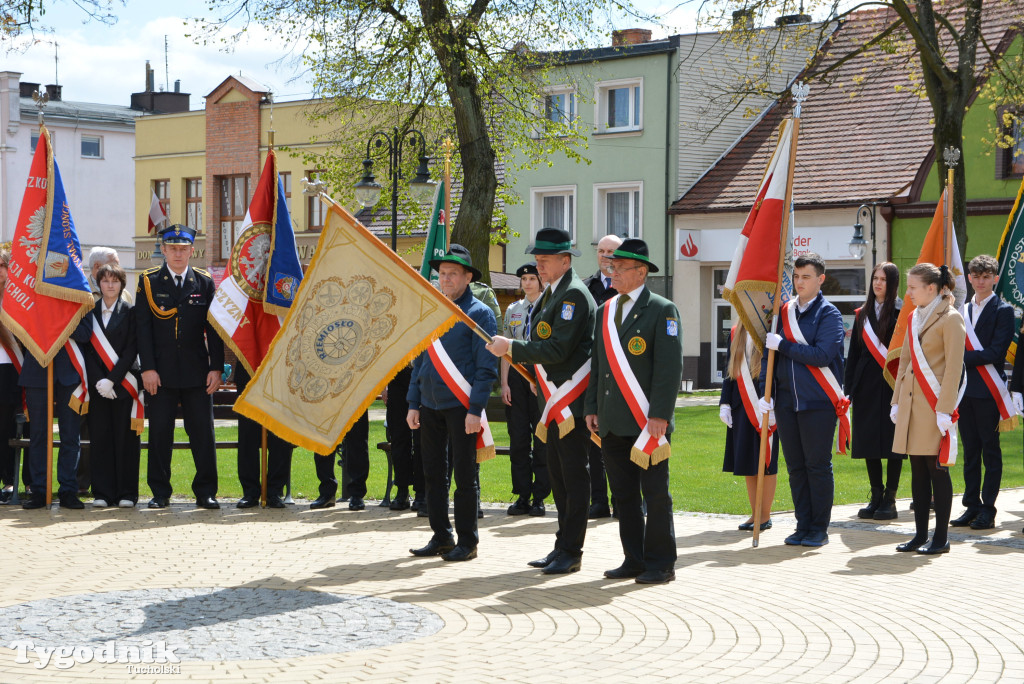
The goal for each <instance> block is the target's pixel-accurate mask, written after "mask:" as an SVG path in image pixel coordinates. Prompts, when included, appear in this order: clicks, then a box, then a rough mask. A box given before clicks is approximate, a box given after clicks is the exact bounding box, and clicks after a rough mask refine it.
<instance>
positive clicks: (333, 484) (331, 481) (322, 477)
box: [313, 452, 338, 499]
mask: <svg viewBox="0 0 1024 684" xmlns="http://www.w3.org/2000/svg"><path fill="white" fill-rule="evenodd" d="M313 466H314V467H315V468H316V479H318V480H319V481H320V488H319V494H320V497H321V498H324V499H333V498H334V495H335V494H337V493H338V480H337V478H336V477H334V452H332V453H329V454H327V455H326V456H323V455H321V454H313Z"/></svg>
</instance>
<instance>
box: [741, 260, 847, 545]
mask: <svg viewBox="0 0 1024 684" xmlns="http://www.w3.org/2000/svg"><path fill="white" fill-rule="evenodd" d="M824 282H825V261H824V260H823V259H822V258H821V257H820V256H818V255H817V254H814V253H813V252H809V253H807V254H804V255H802V256H800V257H798V258H797V260H796V262H795V264H794V269H793V286H794V289H795V290H796V295H797V298H796V300H790V301H789V302H787V303H786V304H785V305H784V306H783V311H782V312H781V313H780V318H782V320H781V321H780V322H779V329H783V328H784V326H785V321H786V318H787V316H788V315H789V311H788V307H795V310H796V311H795V313H796V316H795V318H796V322H797V327H798V329H799V333H796V331H794V333H795V334H790V333H789V332H787V334H786V335H785V336H783V335H778V334H776V333H768V336H767V338H766V340H765V345H766V346H767V347H768V348H769V349H775V350H776V355H775V360H776V366H775V392H774V395H775V396H774V398H773V401H772V402H771V404H768V403H767V402H766V401H765V400H764V399H761V410H762V411H768V410H769V409H770V408H772V407H774V412H775V419H776V421H777V424H778V430H779V439H780V440H781V442H782V452H783V453H784V454H785V457H786V470H787V471H788V472H789V487H790V490H791V492H792V494H793V507H794V509H795V511H796V532H794V533H793V534H791V535H790V536H788V537H786V540H785V542H786V544H789V545H790V546H798V545H803V546H824V545H825V544H827V543H828V524H829V521H830V519H831V517H832V499H833V496H834V494H835V481H834V479H833V477H832V439H833V437H834V436H835V430H836V406H835V404H834V402H833V400H832V399H831V398H829V394H828V392H827V391H826V389H825V387H823V386H822V384H820V383H819V381H818V379H816V378H815V376H814V375H813V374H812V373H811V368H812V367H815V368H820V369H822V370H824V369H828V370H829V371H831V374H832V379H833V380H834V381H835V383H836V386H837V387H838V392H839V398H842V385H841V383H842V378H843V338H844V337H845V335H846V331H845V329H844V327H843V317H842V315H841V314H840V313H839V310H838V309H837V308H836V307H835V306H833V305H832V304H830V303H829V302H828V300H826V299H825V296H824V295H823V294H822V293H821V286H822V284H823V283H824ZM790 320H792V319H790ZM796 335H799V336H801V337H802V338H803V342H802V343H801V342H796V341H793V340H792V338H793V337H794V336H796ZM767 369H768V354H767V353H766V354H765V357H764V360H763V361H762V362H761V383H762V386H763V384H764V379H765V373H766V371H767Z"/></svg>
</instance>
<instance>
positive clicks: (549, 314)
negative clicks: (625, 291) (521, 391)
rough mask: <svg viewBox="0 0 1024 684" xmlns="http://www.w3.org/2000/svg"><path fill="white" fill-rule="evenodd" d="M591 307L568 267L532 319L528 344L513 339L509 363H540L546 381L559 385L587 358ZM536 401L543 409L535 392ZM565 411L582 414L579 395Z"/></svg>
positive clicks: (590, 342)
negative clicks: (545, 335)
mask: <svg viewBox="0 0 1024 684" xmlns="http://www.w3.org/2000/svg"><path fill="white" fill-rule="evenodd" d="M595 308H596V307H595V306H594V298H593V297H591V296H590V292H589V291H587V288H586V286H585V285H584V284H583V281H582V280H580V279H579V277H578V276H577V275H576V271H574V270H573V269H571V268H570V269H569V270H568V271H567V272H566V274H565V275H564V276H562V279H561V280H560V281H559V282H558V289H557V290H555V291H554V292H552V293H551V294H550V295H549V296H548V298H547V300H546V301H545V302H544V308H543V309H541V312H540V314H539V315H535V316H533V317H532V319H531V321H530V323H531V326H530V341H528V342H527V341H525V340H513V342H512V360H513V361H515V362H516V363H525V364H530V365H533V364H538V363H539V364H541V365H542V366H544V372H545V373H547V375H548V380H550V381H551V382H553V383H555V385H561V384H562V383H563V382H565V381H566V380H568V379H569V378H571V377H572V374H573V373H575V372H576V371H577V370H579V367H580V366H582V365H583V364H584V363H585V362H586V360H587V359H589V358H590V351H591V348H592V347H593V343H594V321H595V318H594V316H595V313H594V310H595ZM542 323H543V325H542ZM542 331H550V334H548V336H547V337H546V338H545V337H542V336H541V332H542ZM531 370H532V369H531ZM537 400H538V401H539V402H540V406H541V410H543V407H544V397H543V395H542V393H541V392H540V391H539V390H538V391H537ZM569 410H570V411H571V412H572V414H573V416H582V415H583V396H582V395H581V396H580V397H579V399H577V400H576V401H574V402H573V403H572V404H571V405H570V407H569ZM579 425H581V426H582V423H579Z"/></svg>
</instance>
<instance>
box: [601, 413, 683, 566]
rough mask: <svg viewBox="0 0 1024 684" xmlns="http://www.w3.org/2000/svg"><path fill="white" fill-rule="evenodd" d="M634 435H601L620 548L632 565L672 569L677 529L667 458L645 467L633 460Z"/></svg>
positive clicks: (674, 559)
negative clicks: (645, 504)
mask: <svg viewBox="0 0 1024 684" xmlns="http://www.w3.org/2000/svg"><path fill="white" fill-rule="evenodd" d="M637 437H639V435H638V434H637V435H633V436H631V437H619V436H618V435H613V434H611V433H609V434H607V435H605V436H604V437H603V438H602V439H601V452H602V454H603V455H604V467H605V470H607V471H608V484H609V485H610V486H611V488H612V496H614V497H615V506H616V508H617V509H618V512H619V540H620V541H621V542H622V552H623V554H625V557H626V561H625V562H626V563H628V564H629V565H631V566H633V567H636V568H641V567H642V568H644V569H645V570H672V569H674V568H675V563H676V530H675V524H674V523H673V520H672V495H671V494H670V493H669V489H668V459H666V460H664V461H662V462H661V463H659V464H658V465H652V466H650V467H649V468H647V470H644V469H643V468H641V467H640V466H638V465H637V464H636V463H633V461H631V460H630V458H629V453H630V450H631V448H632V447H633V443H634V442H635V441H636V438H637ZM669 437H670V438H671V435H670V436H669ZM641 495H642V498H641ZM644 501H646V502H647V517H646V518H644V512H643V505H642V504H643V502H644Z"/></svg>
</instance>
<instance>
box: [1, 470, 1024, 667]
mask: <svg viewBox="0 0 1024 684" xmlns="http://www.w3.org/2000/svg"><path fill="white" fill-rule="evenodd" d="M685 503H686V502H677V505H682V506H685ZM1000 506H1001V509H1002V510H1001V512H1000V515H999V518H998V519H997V524H998V528H997V529H996V530H992V531H987V532H985V533H971V534H964V533H959V532H958V533H956V534H954V535H952V539H953V550H952V552H951V553H950V554H948V555H945V556H930V557H926V556H920V555H915V554H897V553H895V552H894V548H895V545H896V544H897V543H899V542H900V541H903V540H905V539H906V538H908V537H909V536H910V534H911V532H912V525H913V522H912V518H911V515H910V514H909V513H908V512H907V510H906V508H907V502H906V501H904V502H901V504H900V509H901V514H900V518H899V519H898V520H896V521H893V522H892V523H874V522H870V523H865V522H860V521H858V520H857V519H856V511H857V509H858V508H859V506H857V505H855V506H842V507H837V508H836V509H835V512H834V521H835V523H834V525H833V527H832V528H831V543H830V544H829V545H828V546H825V547H823V548H821V549H815V550H812V549H807V548H803V547H787V546H784V545H783V544H782V539H783V537H784V536H786V535H787V534H788V533H789V531H791V530H792V529H793V525H794V523H793V519H792V516H791V514H786V513H776V515H775V516H774V517H773V520H774V523H775V525H774V529H772V530H770V531H766V532H764V533H763V535H762V539H761V545H760V547H759V548H756V549H755V548H751V544H750V537H749V535H746V534H743V533H740V532H738V531H737V530H736V524H737V523H738V522H740V521H741V520H742V518H739V517H737V516H716V515H700V514H686V513H681V514H679V515H677V517H676V521H675V522H676V535H677V538H678V546H679V560H678V562H677V564H676V581H675V582H672V583H671V584H667V585H662V586H651V587H644V586H640V585H637V584H635V583H633V582H631V581H610V580H606V579H604V578H603V577H602V574H601V573H602V571H603V570H605V569H608V568H612V567H615V566H617V565H618V564H619V562H620V561H621V547H620V546H619V540H618V529H617V525H616V523H615V521H613V520H610V519H606V520H599V521H591V523H590V529H589V531H588V536H587V542H586V546H585V554H584V558H583V570H582V572H580V573H577V574H573V575H568V576H562V577H546V576H544V575H541V574H540V573H539V572H538V571H536V570H533V569H531V568H528V567H527V566H526V565H525V563H526V561H528V560H530V559H533V558H537V557H540V556H542V555H544V554H545V553H547V551H548V550H549V549H550V548H551V544H552V541H553V533H554V530H555V520H554V517H553V515H550V514H549V515H548V516H547V517H545V518H531V517H528V516H522V517H514V518H513V517H509V516H507V515H505V514H504V508H505V507H504V506H498V505H495V506H486V507H485V510H486V511H487V513H488V515H487V516H486V517H485V518H484V519H483V520H481V534H480V537H481V540H480V557H479V558H478V559H476V560H474V561H471V562H468V563H459V564H449V563H445V562H443V561H441V560H440V559H429V558H428V559H419V558H413V557H412V556H410V555H409V554H408V549H409V548H410V547H414V546H420V545H422V544H423V543H425V542H426V541H427V539H428V538H429V534H430V532H429V528H428V527H427V525H426V520H425V519H423V518H416V517H415V516H414V515H410V514H409V513H408V512H405V513H393V512H390V511H387V510H386V509H380V508H378V507H376V506H368V507H367V509H366V510H365V511H361V512H352V511H348V510H344V509H338V508H335V509H329V510H327V511H309V510H308V507H307V506H304V505H297V506H294V507H290V508H289V509H286V510H264V511H260V510H255V511H254V510H252V509H248V510H244V511H240V510H237V509H235V508H227V507H225V508H224V509H222V510H220V511H204V510H197V509H195V508H194V507H193V506H192V504H190V503H189V504H177V503H176V504H174V505H172V507H171V508H170V509H167V510H162V511H150V510H145V509H134V510H121V509H104V510H91V509H89V508H87V509H86V510H84V511H67V510H61V509H59V508H57V507H55V508H53V509H51V510H49V511H23V510H21V509H18V508H11V507H3V508H0V530H2V535H3V536H2V538H3V539H4V541H5V546H6V549H7V558H8V561H7V562H6V563H4V564H3V566H2V568H0V610H2V611H3V620H2V623H3V624H2V626H0V682H33V681H44V680H45V681H64V680H76V681H88V682H98V681H129V680H130V681H138V682H148V681H163V682H168V681H170V682H174V681H211V682H214V681H215V682H242V681H245V682H249V681H268V682H269V681H273V682H293V681H294V682H304V681H346V682H347V681H360V682H361V681H380V682H391V681H401V682H407V681H408V682H454V681H458V682H460V683H462V682H493V681H512V680H515V681H524V680H526V681H530V682H540V683H543V682H560V683H561V682H565V681H578V680H582V679H586V680H589V681H590V682H618V681H624V680H627V679H628V680H630V681H662V680H665V681H672V682H732V681H736V682H769V683H770V682H914V683H915V684H917V683H918V682H971V683H972V684H973V683H974V682H995V681H1006V682H1020V681H1024V610H1022V606H1024V570H1022V561H1024V535H1022V534H1021V525H1022V521H1021V517H1022V516H1024V490H1004V492H1003V493H1002V494H1001V496H1000ZM132 639H135V640H139V639H142V640H144V641H142V642H138V641H136V642H132V641H131V640H132ZM111 640H112V641H115V642H116V643H117V644H118V645H123V644H126V643H143V644H144V645H145V642H146V641H148V642H151V643H150V646H152V645H153V643H154V642H163V641H166V644H165V645H167V646H175V644H177V645H182V644H184V645H183V646H181V648H178V649H177V651H176V657H178V658H179V659H180V662H178V663H175V662H173V661H171V662H170V663H168V664H161V663H154V664H151V665H150V664H146V663H142V664H133V663H116V662H114V663H107V662H100V661H99V656H98V655H96V656H95V657H92V659H91V660H90V659H89V658H87V657H86V655H87V654H86V651H85V650H84V648H85V647H89V648H90V649H96V648H97V647H98V646H99V645H100V644H103V643H105V642H108V641H111ZM175 640H177V641H175ZM16 641H21V642H25V641H31V642H32V643H33V645H34V646H38V647H42V646H46V647H66V648H67V649H68V651H67V653H66V654H65V655H66V657H65V658H64V659H63V660H62V661H61V662H60V664H62V665H63V666H64V669H60V668H58V667H57V664H58V663H57V660H56V659H55V658H52V659H51V661H50V662H49V663H48V664H47V665H46V667H37V666H39V665H41V663H40V660H39V658H38V656H37V655H36V653H34V652H33V651H32V650H30V649H28V648H27V647H23V649H22V650H23V653H21V654H19V651H18V649H17V647H16V646H14V645H12V644H14V642H16ZM76 647H77V648H78V651H77V654H78V656H79V659H78V660H79V662H76V661H75V657H74V652H73V649H75V648H76ZM151 652H152V651H151ZM88 655H93V653H92V652H91V651H90V653H88ZM22 656H23V657H22ZM19 660H20V661H24V662H19ZM85 660H89V662H82V661H85ZM133 668H134V669H133Z"/></svg>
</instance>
